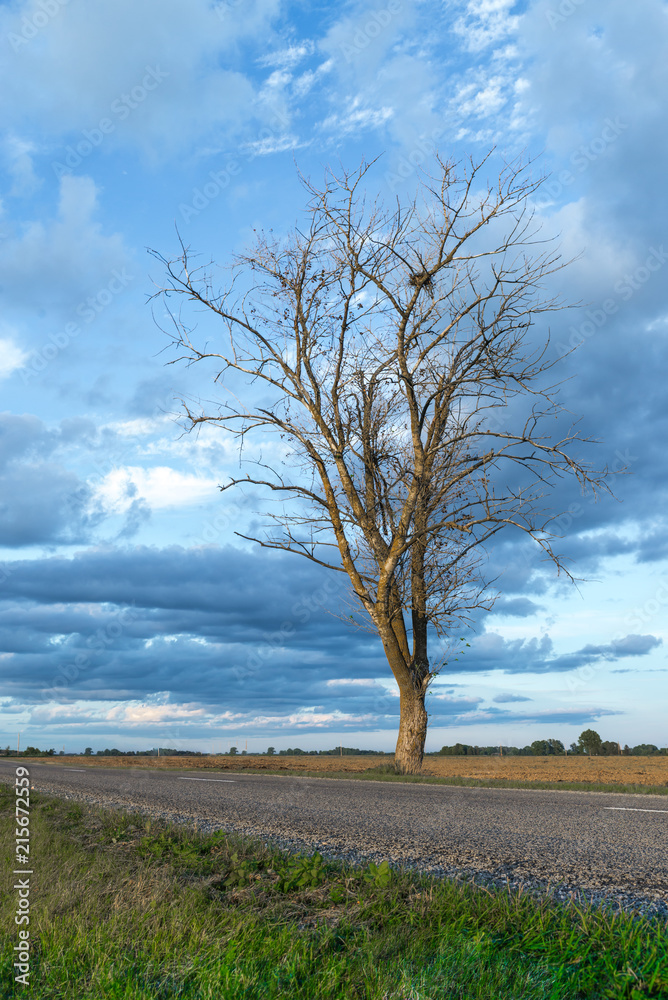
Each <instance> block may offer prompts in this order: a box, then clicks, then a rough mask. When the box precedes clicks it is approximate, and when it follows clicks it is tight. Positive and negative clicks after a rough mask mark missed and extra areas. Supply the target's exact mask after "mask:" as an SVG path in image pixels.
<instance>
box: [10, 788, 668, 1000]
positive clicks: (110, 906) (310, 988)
mask: <svg viewBox="0 0 668 1000" xmlns="http://www.w3.org/2000/svg"><path fill="white" fill-rule="evenodd" d="M13 806H14V795H13V789H12V788H11V787H8V786H6V785H4V784H2V785H0V825H1V828H2V842H3V844H6V845H7V849H6V850H5V851H4V852H3V855H4V862H3V863H4V884H3V893H2V903H1V914H0V927H1V928H2V947H1V950H0V983H1V986H0V991H1V992H0V995H1V996H2V997H3V998H4V997H7V998H10V997H12V998H13V997H15V996H16V997H39V998H53V1000H56V998H57V1000H75V998H76V1000H101V998H105V1000H106V998H113V1000H117V998H118V1000H120V998H123V1000H146V998H148V997H151V998H155V1000H163V998H164V1000H167V998H172V997H178V998H181V1000H196V998H197V1000H200V998H202V1000H204V998H207V1000H208V998H211V1000H213V998H225V1000H241V998H244V1000H255V998H257V1000H265V998H267V1000H270V998H271V1000H273V998H279V997H280V998H286V1000H287V998H290V1000H339V998H340V1000H357V998H359V1000H362V998H363V1000H437V998H438V1000H442V998H453V1000H454V998H457V1000H491V998H494V1000H580V998H581V1000H589V998H591V1000H594V998H628V1000H640V998H645V997H666V996H668V936H667V932H666V925H665V923H664V924H661V923H659V922H656V921H655V922H649V921H646V920H644V919H642V918H638V919H636V920H633V919H631V918H630V917H628V916H623V915H622V916H615V917H613V916H611V915H606V914H605V913H602V912H600V911H596V910H590V909H586V908H576V907H568V908H565V907H561V906H558V905H556V904H553V903H551V902H550V901H548V900H544V901H542V902H537V901H535V900H532V899H531V898H527V897H524V896H521V895H518V894H514V895H510V894H508V893H506V892H502V891H498V892H490V891H489V890H482V889H479V888H475V887H473V886H468V885H462V884H456V883H451V882H440V881H432V880H430V879H427V878H418V877H416V876H412V875H410V876H409V875H401V874H396V873H393V872H391V871H389V870H388V869H386V868H385V867H384V866H380V867H375V866H369V867H367V868H365V869H351V868H346V867H345V866H342V865H337V864H330V863H326V862H324V861H323V860H322V859H319V858H318V856H317V855H316V856H314V857H312V858H310V859H309V858H295V857H289V856H287V855H284V854H281V853H280V852H277V851H275V850H272V849H270V848H268V847H267V846H266V845H264V844H263V843H262V842H260V841H256V840H249V839H240V838H237V837H233V836H231V835H225V834H222V833H217V834H213V835H207V836H201V835H197V834H195V833H193V832H191V831H187V830H184V829H183V828H179V827H170V826H168V825H165V824H162V823H155V822H153V823H150V822H149V821H147V820H146V819H145V818H144V817H138V816H130V815H123V814H120V813H118V812H115V811H103V810H99V809H96V808H92V807H86V806H82V805H79V804H72V803H71V802H67V801H65V800H61V799H57V798H53V797H47V796H45V795H41V794H40V795H37V794H35V793H33V797H32V799H31V815H32V819H31V831H32V833H31V866H32V867H33V869H34V871H35V875H34V876H33V878H32V894H31V924H30V931H31V940H32V943H33V946H34V950H33V958H32V974H31V986H30V987H28V988H27V989H26V988H24V987H22V986H21V987H15V984H14V982H13V972H12V964H11V963H12V961H13V958H12V954H13V952H12V948H13V945H14V944H16V927H15V925H14V920H13V918H14V911H15V907H16V901H15V899H14V895H15V894H14V893H13V892H12V889H11V886H12V879H13V876H12V875H11V871H12V869H13V854H12V853H10V852H11V847H12V844H13V837H14V821H13ZM10 810H11V811H10Z"/></svg>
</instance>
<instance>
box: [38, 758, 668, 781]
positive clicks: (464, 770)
mask: <svg viewBox="0 0 668 1000" xmlns="http://www.w3.org/2000/svg"><path fill="white" fill-rule="evenodd" d="M30 759H31V758H22V761H26V762H27V760H30ZM34 760H35V761H37V760H39V763H40V764H51V763H52V764H54V765H55V764H57V765H59V766H63V765H64V766H65V767H76V768H79V767H107V768H151V769H153V770H155V769H160V770H162V769H166V770H188V771H193V770H215V771H246V770H251V771H272V772H281V771H286V772H291V773H292V774H294V773H296V772H297V773H298V772H304V773H307V772H308V773H311V774H321V775H322V776H323V777H327V775H335V774H354V773H360V772H364V771H369V770H370V769H371V768H377V767H379V766H381V765H383V764H389V763H390V762H391V761H392V758H391V757H390V756H389V755H388V756H383V755H379V756H371V755H369V756H361V757H352V756H350V757H345V756H344V757H316V756H309V755H308V754H304V755H298V756H295V757H278V756H274V757H264V756H252V755H248V756H241V755H239V756H236V757H228V756H215V757H214V756H211V757H97V756H94V757H74V756H64V757H40V758H34ZM422 774H423V775H424V776H425V777H429V776H431V777H436V778H459V779H478V780H483V781H488V780H490V779H495V778H496V779H506V780H509V781H526V782H529V783H531V782H543V781H551V782H562V781H563V782H591V783H592V784H622V785H623V784H628V785H631V784H633V785H653V786H659V785H668V756H665V757H571V756H564V757H425V760H424V765H423V768H422Z"/></svg>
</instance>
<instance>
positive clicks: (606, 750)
mask: <svg viewBox="0 0 668 1000" xmlns="http://www.w3.org/2000/svg"><path fill="white" fill-rule="evenodd" d="M567 752H568V754H569V755H573V756H576V757H578V756H591V757H619V756H622V757H650V756H652V755H654V754H658V755H663V756H665V755H666V754H668V747H663V749H659V747H657V746H655V745H654V744H653V743H639V744H638V745H637V746H635V747H630V746H629V745H628V743H626V744H625V745H624V747H623V748H622V746H621V744H619V743H615V742H614V741H612V740H602V739H601V737H600V736H599V735H598V733H597V732H595V730H593V729H585V730H584V732H583V733H581V734H580V736H579V738H578V741H577V743H571V745H570V747H569V748H568V751H566V748H565V746H564V744H563V743H562V742H561V740H534V741H533V743H531V744H529V745H528V746H525V747H506V746H501V747H500V746H498V744H497V745H496V746H491V747H479V746H470V745H469V744H467V743H455V745H454V746H451V747H441V749H440V750H439V751H438V755H439V756H444V757H491V756H493V755H497V756H498V755H503V756H504V757H548V756H550V755H551V754H562V755H564V754H566V753H567Z"/></svg>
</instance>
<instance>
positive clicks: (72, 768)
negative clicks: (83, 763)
mask: <svg viewBox="0 0 668 1000" xmlns="http://www.w3.org/2000/svg"><path fill="white" fill-rule="evenodd" d="M85 770H86V768H85V767H64V768H63V771H85Z"/></svg>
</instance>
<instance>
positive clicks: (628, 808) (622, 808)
mask: <svg viewBox="0 0 668 1000" xmlns="http://www.w3.org/2000/svg"><path fill="white" fill-rule="evenodd" d="M603 808H604V809H618V810H620V811H621V812H630V813H668V809H636V808H635V807H634V806H603Z"/></svg>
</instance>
